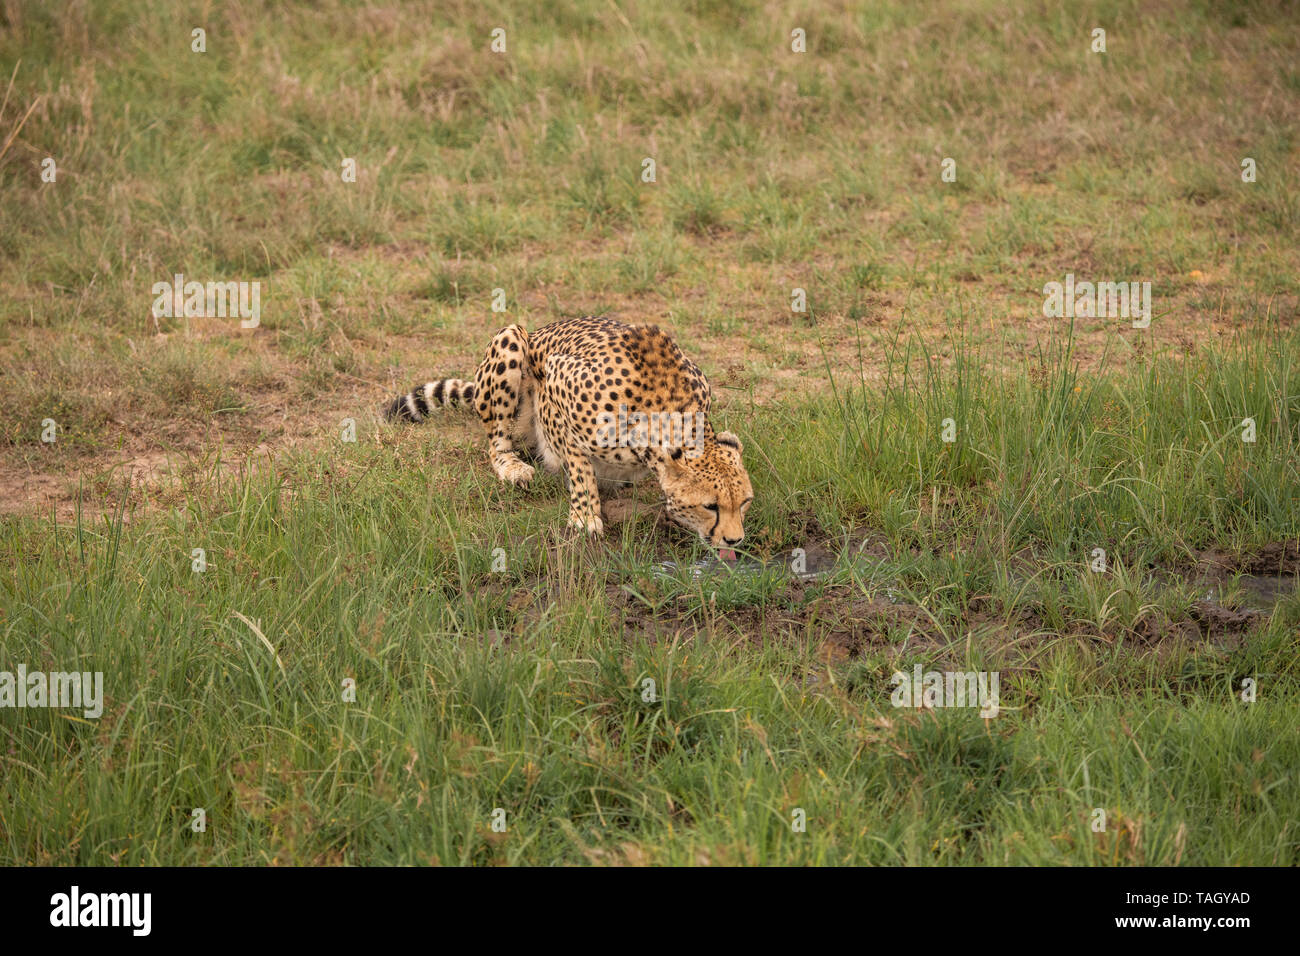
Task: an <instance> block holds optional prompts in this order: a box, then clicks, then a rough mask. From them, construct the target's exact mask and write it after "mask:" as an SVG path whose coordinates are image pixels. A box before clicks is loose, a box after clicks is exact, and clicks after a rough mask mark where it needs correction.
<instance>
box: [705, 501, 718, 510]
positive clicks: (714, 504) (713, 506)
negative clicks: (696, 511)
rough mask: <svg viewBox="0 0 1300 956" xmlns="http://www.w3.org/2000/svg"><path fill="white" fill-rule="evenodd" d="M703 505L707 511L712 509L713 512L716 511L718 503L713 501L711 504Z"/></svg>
mask: <svg viewBox="0 0 1300 956" xmlns="http://www.w3.org/2000/svg"><path fill="white" fill-rule="evenodd" d="M704 507H705V508H707V509H708V510H709V511H714V512H716V511H717V510H718V503H717V502H716V501H715V502H713V504H711V505H705V506H704Z"/></svg>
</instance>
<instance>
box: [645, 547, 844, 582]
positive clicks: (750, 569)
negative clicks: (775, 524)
mask: <svg viewBox="0 0 1300 956" xmlns="http://www.w3.org/2000/svg"><path fill="white" fill-rule="evenodd" d="M801 560H802V564H801V565H800V566H801V567H802V568H803V570H802V571H796V570H795V567H796V565H795V555H794V554H793V553H792V552H785V553H783V554H776V555H773V556H772V557H770V558H768V559H767V560H766V561H759V560H757V559H755V558H747V557H738V558H737V559H736V560H735V561H723V560H721V559H719V558H718V556H717V555H710V556H709V557H707V558H702V559H700V560H699V561H695V562H693V563H691V564H687V565H683V564H680V563H679V562H677V561H661V562H660V563H659V564H658V565H657V566H656V567H657V569H658V570H659V571H660V572H661V573H663V574H677V573H679V572H680V571H681V570H683V569H685V570H686V571H687V572H688V573H689V574H690V576H691V577H692V578H693V579H694V578H702V577H706V576H708V575H711V574H726V573H730V574H750V575H755V574H761V573H763V572H764V571H771V570H774V569H779V570H781V571H783V572H784V573H786V574H789V575H790V576H791V577H795V578H798V579H799V580H801V581H810V580H814V579H816V578H820V577H824V576H826V575H827V574H830V573H831V572H832V571H834V570H835V566H836V560H835V555H833V554H829V553H826V552H814V553H812V554H804V555H802V556H801Z"/></svg>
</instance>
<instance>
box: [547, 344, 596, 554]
mask: <svg viewBox="0 0 1300 956" xmlns="http://www.w3.org/2000/svg"><path fill="white" fill-rule="evenodd" d="M584 374H586V375H587V377H588V381H586V382H584V381H583V375H584ZM590 375H591V369H590V368H589V367H588V366H587V364H586V363H585V362H583V361H582V360H581V359H579V358H576V357H574V356H572V355H552V356H550V357H549V358H547V360H546V370H545V372H544V375H543V382H542V389H541V392H542V394H541V397H540V400H539V402H538V414H539V415H540V416H541V425H542V432H543V434H544V435H545V438H546V444H547V445H549V446H550V447H551V448H553V449H555V450H556V451H558V452H559V453H560V455H561V457H562V459H563V462H564V471H565V473H566V475H567V476H568V479H569V527H570V528H581V529H583V530H584V531H587V532H590V533H591V534H603V533H604V532H605V523H604V522H603V521H602V520H601V518H600V491H599V489H598V487H597V485H596V469H595V468H594V467H593V465H592V463H591V458H590V457H589V449H588V448H587V447H586V446H587V444H588V443H589V442H591V441H594V437H593V434H592V433H593V431H594V428H591V427H586V426H585V425H584V420H585V419H586V417H587V416H586V414H585V412H584V399H586V400H587V402H588V403H589V402H590V399H589V397H588V396H589V395H590V390H591V385H590ZM584 389H585V390H586V391H584ZM580 416H582V417H580Z"/></svg>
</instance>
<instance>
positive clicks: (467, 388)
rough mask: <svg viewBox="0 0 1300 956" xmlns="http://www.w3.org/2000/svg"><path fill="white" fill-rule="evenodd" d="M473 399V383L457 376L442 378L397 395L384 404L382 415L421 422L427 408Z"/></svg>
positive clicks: (393, 420)
mask: <svg viewBox="0 0 1300 956" xmlns="http://www.w3.org/2000/svg"><path fill="white" fill-rule="evenodd" d="M473 399H474V383H473V382H464V381H461V380H460V379H458V378H444V379H439V380H438V381H436V382H425V383H424V384H423V385H417V386H415V388H413V389H411V390H410V391H409V392H407V393H406V394H405V395H399V396H397V397H396V398H395V399H393V400H392V401H391V402H389V403H388V404H387V405H386V406H384V417H385V418H387V419H388V420H389V421H390V422H398V421H400V422H422V421H424V420H425V419H426V418H428V417H429V410H430V409H433V408H444V407H446V406H447V405H456V404H459V403H460V402H470V401H473Z"/></svg>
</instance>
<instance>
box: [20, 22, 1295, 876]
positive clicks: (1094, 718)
mask: <svg viewBox="0 0 1300 956" xmlns="http://www.w3.org/2000/svg"><path fill="white" fill-rule="evenodd" d="M1297 23H1298V21H1297V16H1296V12H1295V9H1294V6H1293V5H1291V4H1288V3H1286V2H1283V0H1251V2H1241V3H1233V4H1224V3H1218V2H1189V3H1186V4H1179V5H1175V6H1173V7H1170V8H1165V7H1159V8H1157V7H1153V6H1152V5H1150V4H1147V3H1143V2H1140V0H1100V2H1095V3H1087V4H1082V5H1073V6H1070V7H1069V8H1068V9H1061V8H1059V5H1055V4H1050V3H1043V2H1038V0H1020V2H1017V3H1014V4H1012V5H1011V8H1010V9H1007V5H1006V4H1003V3H996V2H993V0H970V2H966V0H961V2H958V0H953V2H944V3H941V4H938V5H936V6H934V7H930V6H927V5H916V4H909V3H902V2H887V3H873V4H866V5H858V6H853V5H847V6H846V5H843V4H835V3H829V4H816V5H811V6H809V5H796V6H794V7H791V8H777V7H772V6H769V5H762V4H758V3H753V2H740V3H735V4H729V5H721V4H716V3H711V2H694V0H691V2H682V3H676V4H667V5H658V6H653V7H638V6H635V5H629V4H612V3H608V2H604V0H564V2H560V3H556V4H550V5H546V6H543V7H536V8H534V7H529V6H527V5H521V4H510V3H505V2H495V0H490V2H488V3H486V4H484V3H477V2H475V3H469V2H460V0H453V2H450V3H445V2H438V3H433V2H427V3H410V4H401V5H397V6H390V7H384V6H378V7H377V6H374V5H367V4H359V3H353V2H344V0H326V2H322V3H312V4H301V3H290V4H271V3H257V2H254V3H251V4H244V5H241V6H239V7H238V8H237V9H236V8H233V7H232V8H229V9H227V8H225V7H217V8H212V9H207V8H199V7H194V6H192V5H188V4H184V3H179V2H173V0H144V2H134V3H127V2H125V0H103V2H96V3H91V4H71V5H54V6H50V5H47V4H41V3H36V2H25V0H20V2H14V3H8V4H5V5H3V7H0V86H5V87H6V89H7V91H8V92H7V93H0V101H2V102H0V150H2V149H3V147H4V143H5V142H6V140H8V139H9V138H10V135H11V134H12V137H13V138H12V142H11V143H10V145H9V148H8V149H7V150H5V151H3V153H2V154H0V404H2V405H3V407H4V408H5V409H6V415H5V416H4V419H3V421H0V506H3V514H4V517H3V518H0V649H2V650H0V671H2V670H5V669H10V670H12V669H13V668H15V667H16V666H17V665H19V664H23V665H25V666H26V667H27V668H29V669H31V670H36V669H41V670H72V669H74V668H76V669H82V670H91V671H102V672H103V674H104V680H105V690H106V694H107V698H108V699H107V702H106V704H105V710H104V714H103V716H102V717H100V718H99V719H96V720H86V719H82V718H81V717H80V716H79V713H78V712H77V711H71V710H61V709H50V710H26V709H24V710H17V709H9V708H0V863H5V864H23V863H46V864H113V863H120V864H155V863H195V864H197V863H208V862H210V863H225V864H262V863H270V862H279V863H294V864H309V863H345V864H396V863H415V864H424V863H431V862H440V863H444V864H456V863H462V864H468V863H473V864H483V863H527V864H557V863H559V864H564V863H576V864H584V863H593V864H615V863H628V864H640V863H683V864H698V863H762V864H766V863H776V864H810V863H878V864H1003V863H1010V864H1058V863H1063V864H1157V865H1166V864H1171V865H1172V864H1184V865H1197V864H1201V865H1207V864H1246V865H1260V864H1277V865H1291V866H1294V865H1296V863H1297V862H1300V835H1298V833H1297V823H1296V821H1297V820H1300V796H1297V794H1300V788H1297V786H1296V767H1297V766H1300V737H1298V736H1297V730H1296V728H1297V727H1298V726H1300V720H1298V719H1297V717H1300V712H1298V708H1300V703H1298V701H1300V694H1297V691H1300V667H1298V666H1297V663H1296V662H1297V660H1300V653H1298V652H1300V636H1298V635H1300V597H1297V596H1296V594H1295V593H1294V590H1295V583H1296V576H1297V569H1300V553H1298V551H1297V543H1298V542H1300V507H1297V502H1298V499H1300V335H1298V333H1297V331H1296V328H1297V326H1296V317H1297V315H1298V314H1300V311H1298V310H1300V282H1298V281H1297V278H1296V277H1297V276H1298V275H1300V241H1297V240H1298V238H1300V237H1298V235H1297V227H1298V226H1300V195H1298V194H1297V192H1296V190H1295V188H1294V180H1295V176H1294V173H1295V156H1296V149H1297V140H1296V134H1295V130H1296V129H1297V128H1300V70H1297V66H1296V64H1297V63H1300V56H1298V55H1297V54H1298V53H1300V30H1297V29H1296V27H1297ZM1099 25H1100V26H1104V27H1105V28H1106V29H1107V35H1108V46H1109V49H1108V52H1107V53H1106V54H1105V55H1097V54H1091V53H1089V52H1088V46H1089V43H1090V34H1091V30H1092V29H1093V28H1094V27H1096V26H1099ZM195 26H203V27H205V29H206V30H207V44H208V49H207V52H206V53H204V54H195V53H192V52H191V51H190V31H191V30H192V29H193V28H194V27H195ZM497 26H502V27H504V28H505V29H506V31H507V42H508V53H507V54H505V55H496V54H493V53H491V52H490V51H489V49H488V43H489V34H490V31H491V30H492V29H493V28H495V27H497ZM795 27H801V28H803V29H805V30H806V31H807V37H808V52H807V53H805V54H794V53H792V52H791V50H790V31H791V29H793V28H795ZM10 77H12V78H13V79H12V81H10ZM46 157H53V158H54V159H55V160H56V163H57V167H58V170H59V173H58V178H57V180H56V182H54V183H49V182H45V181H43V180H42V179H41V176H40V169H41V163H42V160H44V159H45V158H46ZM1245 157H1251V158H1253V159H1255V160H1256V163H1257V166H1258V178H1257V181H1256V182H1254V183H1243V182H1242V180H1241V161H1242V159H1243V158H1245ZM349 158H351V159H355V160H356V162H357V169H358V175H357V179H356V182H344V181H343V180H342V179H341V176H340V171H341V168H342V163H343V160H344V159H349ZM646 158H652V159H654V160H655V164H656V181H655V182H654V183H646V182H643V181H642V179H641V171H642V163H643V160H645V159H646ZM946 158H952V159H953V160H954V161H955V163H956V172H957V179H956V181H955V182H952V183H945V182H944V181H943V180H942V179H941V176H940V173H941V168H942V166H941V164H942V163H943V161H944V160H945V159H946ZM177 272H180V273H184V274H185V275H186V277H187V278H193V279H197V280H199V281H208V280H214V281H215V280H220V281H259V282H261V283H262V284H263V288H262V299H261V302H262V325H261V327H260V328H258V329H256V330H240V329H238V328H237V322H234V321H225V320H219V319H185V318H174V319H168V318H159V319H157V320H155V319H154V318H153V317H152V316H151V315H150V312H149V309H150V304H151V303H152V301H153V298H154V296H153V295H152V292H151V289H152V286H153V283H155V282H157V281H159V280H167V281H170V279H171V277H172V275H173V274H174V273H177ZM1066 273H1074V274H1076V275H1077V276H1079V277H1080V278H1087V279H1089V280H1092V281H1150V282H1151V283H1152V286H1153V300H1154V312H1155V313H1156V316H1157V317H1156V318H1155V320H1154V321H1153V322H1152V324H1151V327H1150V328H1149V329H1147V330H1137V329H1132V328H1130V327H1129V325H1128V323H1127V322H1120V321H1118V320H1115V321H1111V320H1084V319H1079V320H1076V321H1075V322H1074V323H1073V324H1071V323H1070V322H1069V321H1068V320H1061V321H1055V320H1047V319H1045V318H1044V316H1043V313H1042V305H1043V293H1042V288H1043V285H1044V283H1046V282H1049V281H1060V280H1061V279H1062V277H1063V276H1064V275H1065V274H1066ZM795 288H802V289H804V290H805V292H806V294H807V300H808V311H807V312H806V313H804V314H796V313H793V312H792V311H791V296H792V290H793V289H795ZM497 289H501V290H504V292H505V296H506V303H507V312H506V313H504V314H498V313H495V312H493V311H492V300H493V296H494V291H495V290H497ZM604 312H610V313H613V314H615V315H617V316H618V317H620V318H623V319H625V320H628V321H652V322H657V323H659V324H661V325H663V326H665V327H667V328H670V329H671V330H672V331H673V333H674V334H675V335H676V337H677V338H678V340H679V342H680V343H681V344H682V346H683V348H684V349H685V350H686V351H687V353H688V354H690V355H691V356H692V357H694V358H696V359H697V360H698V361H699V362H700V364H701V365H702V366H703V367H704V368H705V370H706V371H707V372H708V374H709V376H710V378H711V380H712V382H713V384H714V391H715V395H716V399H717V402H716V405H715V420H716V424H718V425H719V426H720V427H726V428H731V429H732V430H735V431H737V432H738V433H739V434H740V435H741V436H742V438H743V440H744V442H745V446H746V452H745V458H746V462H747V464H748V467H749V470H750V473H751V476H752V478H753V482H754V487H755V490H756V496H757V497H756V501H755V504H754V506H753V508H752V510H751V512H750V516H749V520H748V522H747V538H746V546H747V548H748V550H749V557H751V558H752V559H754V560H758V561H767V562H769V564H768V566H767V567H766V569H765V570H763V571H762V572H760V573H755V574H752V575H748V574H729V575H728V574H722V575H715V576H706V577H693V576H691V575H690V574H689V573H686V572H681V573H676V574H673V573H663V572H662V570H661V569H659V565H660V563H661V562H664V561H673V562H676V563H678V564H679V565H687V564H689V563H690V562H691V561H693V560H695V559H697V558H700V557H702V556H703V555H702V553H701V552H700V550H699V547H698V545H697V543H696V542H694V541H692V540H691V539H690V537H689V536H688V535H686V534H684V533H681V532H678V531H676V530H673V529H669V528H665V527H664V526H662V525H661V524H660V523H659V522H657V521H656V520H655V519H654V517H653V516H650V515H642V516H640V517H637V518H632V519H629V520H626V521H623V522H621V523H613V522H611V523H610V528H609V532H608V534H607V535H606V537H605V539H604V540H603V541H599V542H588V541H584V540H578V539H575V538H574V537H572V536H571V535H569V534H568V533H566V532H564V531H563V530H562V529H563V526H564V519H565V514H566V508H567V504H566V502H565V500H564V493H563V484H562V482H561V481H560V480H559V479H557V478H555V477H553V476H548V477H544V478H540V479H539V480H538V482H537V483H536V486H535V487H534V488H533V489H530V490H528V491H519V490H516V489H506V488H503V487H501V486H500V485H499V483H498V482H497V481H496V480H495V479H494V478H493V476H492V474H491V472H490V469H489V468H488V466H487V464H486V461H485V456H484V455H483V449H482V439H481V436H480V435H479V433H478V429H477V428H476V427H474V424H473V423H472V422H467V421H466V420H465V419H464V418H463V417H458V416H456V415H454V414H449V415H447V416H446V417H445V418H444V419H442V420H441V421H440V422H438V423H436V424H433V425H430V426H426V427H425V428H423V429H402V428H391V427H389V426H387V425H383V424H380V423H378V422H376V420H375V418H374V410H375V409H376V408H378V407H379V405H380V403H381V401H382V398H383V396H384V395H386V394H388V393H389V392H390V391H392V390H394V389H395V388H404V387H408V386H409V385H410V384H411V382H413V381H415V380H417V379H420V380H424V379H425V378H428V377H431V376H436V375H455V376H459V377H464V376H468V375H469V374H471V373H472V371H473V369H474V367H475V366H476V365H477V363H478V361H479V360H480V358H481V354H482V350H483V348H484V346H485V344H486V342H487V340H488V338H489V336H490V335H491V333H492V332H493V331H494V330H495V329H496V328H499V327H500V326H502V325H505V324H508V323H510V322H524V323H527V324H529V325H530V327H531V326H534V325H537V324H541V323H543V322H545V321H549V320H550V319H552V318H555V317H560V316H570V315H586V314H596V313H604ZM345 417H351V418H354V419H355V421H356V424H357V429H358V441H357V442H355V443H344V442H341V441H339V440H338V436H339V422H340V420H341V419H343V418H345ZM1248 418H1249V419H1253V420H1254V422H1255V432H1256V434H1255V438H1256V440H1255V441H1254V442H1246V441H1244V440H1243V438H1242V435H1243V425H1242V423H1243V420H1245V419H1248ZM46 419H53V420H54V421H55V422H56V423H57V426H58V442H57V443H55V444H53V445H50V444H47V443H44V442H42V441H41V438H40V435H41V430H42V423H43V422H44V421H45V420H46ZM949 421H950V422H951V424H950V425H949ZM945 431H949V432H950V434H951V437H952V439H953V440H952V441H945V440H944V434H945ZM164 457H165V458H168V459H170V462H171V464H172V469H171V471H170V473H169V474H168V475H166V476H163V477H155V478H145V479H142V478H141V477H140V476H138V475H137V476H136V477H135V478H133V479H131V480H130V481H129V482H128V480H127V472H128V471H129V470H130V469H131V468H133V467H134V466H135V465H137V464H139V463H140V462H142V461H143V462H146V463H153V462H156V461H157V460H159V459H162V458H164ZM42 482H44V484H41V483H42ZM29 483H34V484H35V485H36V486H38V487H47V488H49V489H52V490H51V500H50V503H49V504H48V505H45V504H42V503H40V502H39V501H36V503H33V502H34V499H29V498H27V497H25V495H26V489H27V487H28V484H29ZM640 494H641V496H642V499H643V500H644V501H652V500H653V498H654V490H653V489H647V490H644V491H642V492H640ZM196 548H202V549H204V552H205V554H206V560H207V569H206V570H205V571H203V572H201V573H199V572H195V571H194V570H192V567H191V562H192V553H193V551H194V549H196ZM497 549H501V551H499V552H498V551H497ZM793 549H803V550H804V551H805V552H806V553H807V555H808V556H809V557H810V559H811V558H816V559H817V560H819V561H820V562H821V563H824V564H826V565H828V566H830V571H829V573H827V574H825V575H823V576H821V577H818V578H815V579H811V580H800V579H797V578H794V577H793V576H791V575H790V574H789V573H787V572H786V570H785V567H784V565H785V563H786V562H788V561H789V560H790V557H791V552H792V551H793ZM1097 549H1101V550H1103V551H1104V552H1105V561H1106V569H1105V571H1103V572H1094V571H1093V570H1091V569H1090V563H1091V562H1092V561H1093V560H1094V554H1095V552H1096V550H1097ZM502 555H503V556H504V558H505V562H506V565H505V569H504V570H494V561H495V560H496V558H497V557H499V556H502ZM1268 592H1276V593H1275V595H1274V597H1276V598H1277V599H1276V600H1274V599H1273V598H1270V597H1268V596H1267V593H1268ZM1279 595H1280V597H1278V596H1279ZM918 664H919V665H921V666H922V667H923V668H925V669H935V670H962V671H965V670H974V671H996V672H998V673H999V674H1000V677H1001V712H1000V713H999V714H998V716H996V717H995V718H992V719H990V720H983V719H981V718H980V717H979V716H977V714H976V713H975V712H973V711H969V710H956V709H937V710H925V711H916V710H911V709H899V708H895V707H894V706H892V704H891V700H890V692H891V683H890V681H891V675H892V674H893V673H894V672H895V671H896V670H901V671H904V672H909V673H910V671H911V669H912V668H913V667H914V666H915V665H918ZM349 679H350V680H353V681H355V682H356V685H355V690H356V699H355V701H346V700H344V681H345V680H349ZM1247 679H1249V680H1252V681H1254V682H1255V686H1256V690H1257V696H1256V699H1255V700H1254V701H1253V702H1247V701H1245V700H1243V699H1242V693H1243V686H1244V685H1243V682H1244V681H1246V680H1247ZM647 680H649V681H653V682H654V685H653V686H654V694H653V695H648V694H647V693H646V690H647V686H648V685H647V684H646V681H647ZM195 808H204V809H205V811H206V813H207V820H208V828H207V830H206V832H203V833H197V832H194V831H193V830H192V829H191V827H190V821H191V814H192V811H193V810H194V809H195ZM498 809H500V810H502V811H504V814H505V824H506V828H505V830H504V831H503V832H497V831H494V829H493V826H492V824H493V813H494V811H495V810H498ZM1098 809H1100V810H1103V811H1104V812H1105V815H1106V828H1105V830H1104V831H1103V832H1094V830H1093V829H1092V822H1093V820H1094V818H1095V816H1096V811H1097V810H1098ZM797 810H802V811H804V814H805V815H806V820H807V827H806V832H796V831H795V830H794V829H793V828H792V826H791V823H792V820H793V819H794V818H795V814H796V811H797Z"/></svg>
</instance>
